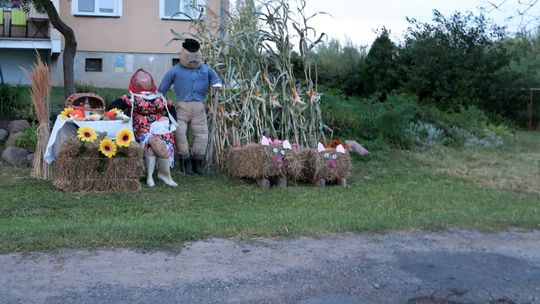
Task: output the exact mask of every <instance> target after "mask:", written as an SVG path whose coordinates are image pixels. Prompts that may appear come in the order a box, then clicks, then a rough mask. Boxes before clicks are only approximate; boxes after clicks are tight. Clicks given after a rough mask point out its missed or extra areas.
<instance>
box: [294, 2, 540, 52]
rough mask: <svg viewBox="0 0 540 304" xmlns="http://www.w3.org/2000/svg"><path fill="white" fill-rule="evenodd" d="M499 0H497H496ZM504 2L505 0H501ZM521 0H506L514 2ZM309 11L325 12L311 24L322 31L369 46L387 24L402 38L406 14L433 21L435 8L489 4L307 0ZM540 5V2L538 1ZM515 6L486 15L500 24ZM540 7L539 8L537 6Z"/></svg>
mask: <svg viewBox="0 0 540 304" xmlns="http://www.w3.org/2000/svg"><path fill="white" fill-rule="evenodd" d="M492 1H493V2H497V0H492ZM498 1H499V2H502V1H503V0H498ZM511 1H515V2H516V3H517V1H518V0H510V1H506V3H507V4H508V3H511ZM306 3H307V5H306V9H305V10H306V13H307V14H306V15H311V14H312V13H316V12H325V13H328V14H329V15H330V16H329V15H326V14H320V15H318V16H316V17H314V18H313V19H312V22H311V25H312V26H313V27H314V28H315V29H316V30H317V31H318V32H325V33H326V34H327V35H329V36H330V37H332V38H337V39H339V40H340V41H341V42H342V44H344V43H346V42H347V41H350V42H352V43H353V44H354V45H356V46H362V45H366V46H369V45H371V43H372V42H373V40H375V38H376V37H377V32H376V31H377V30H380V29H381V28H382V27H383V26H384V27H386V29H388V30H390V37H391V39H392V40H393V41H395V42H397V41H400V40H401V38H402V37H403V36H404V35H403V33H404V31H405V30H406V29H407V26H408V25H409V23H408V22H407V21H406V17H410V18H415V19H416V20H418V21H420V22H431V21H432V17H433V9H437V10H438V11H440V12H441V13H442V14H443V15H444V16H450V15H451V14H452V13H454V12H455V11H458V12H461V13H465V12H467V11H470V12H473V13H474V14H475V15H479V14H480V9H479V8H480V7H481V6H482V5H484V6H485V5H486V1H483V0H451V1H450V0H407V1H402V0H306ZM538 6H540V4H539V5H538ZM515 9H516V8H515V7H510V6H507V7H503V8H502V9H501V10H495V9H493V7H491V10H490V12H487V13H486V14H485V15H486V16H487V17H489V18H492V19H493V20H494V21H495V22H496V23H497V24H499V25H503V24H504V23H508V21H507V20H506V19H507V17H508V16H511V15H512V13H515ZM534 9H535V10H536V11H538V8H534Z"/></svg>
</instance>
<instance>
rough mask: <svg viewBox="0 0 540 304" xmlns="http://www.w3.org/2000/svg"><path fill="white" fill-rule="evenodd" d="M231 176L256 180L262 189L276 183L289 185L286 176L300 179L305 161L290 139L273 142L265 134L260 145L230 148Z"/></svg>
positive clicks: (284, 185)
mask: <svg viewBox="0 0 540 304" xmlns="http://www.w3.org/2000/svg"><path fill="white" fill-rule="evenodd" d="M226 162H227V171H228V173H229V174H230V175H231V176H234V177H240V178H247V179H252V180H255V181H257V183H258V184H259V186H260V187H261V188H262V189H268V188H270V185H271V184H275V185H276V186H277V187H279V188H285V187H287V179H288V178H289V179H293V180H297V179H300V177H301V174H302V163H301V160H300V155H299V154H298V153H296V152H295V151H294V150H293V149H292V146H291V144H290V142H289V141H288V140H285V141H272V140H271V139H268V138H267V137H265V136H263V137H262V140H261V143H260V144H255V143H250V144H247V145H246V146H243V147H237V148H231V149H230V150H229V152H228V154H227V157H226Z"/></svg>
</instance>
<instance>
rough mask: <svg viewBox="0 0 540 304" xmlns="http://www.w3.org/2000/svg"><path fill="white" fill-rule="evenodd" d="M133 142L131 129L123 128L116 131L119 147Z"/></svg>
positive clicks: (127, 145)
mask: <svg viewBox="0 0 540 304" xmlns="http://www.w3.org/2000/svg"><path fill="white" fill-rule="evenodd" d="M130 142H131V131H129V130H128V129H126V128H123V129H121V130H120V131H118V133H116V144H117V145H118V146H119V147H129V143H130Z"/></svg>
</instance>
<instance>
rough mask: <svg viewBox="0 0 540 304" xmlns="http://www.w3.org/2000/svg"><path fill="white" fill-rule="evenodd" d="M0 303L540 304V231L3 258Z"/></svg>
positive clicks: (222, 242)
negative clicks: (171, 252) (169, 251)
mask: <svg viewBox="0 0 540 304" xmlns="http://www.w3.org/2000/svg"><path fill="white" fill-rule="evenodd" d="M0 265H2V273H3V274H2V276H0V299H2V303H9V304H11V303H48V304H50V303H114V304H117V303H155V302H156V299H159V303H302V304H332V303H334V304H338V303H339V304H343V303H363V304H366V303H371V304H378V303H418V304H420V303H426V304H427V303H441V304H450V303H500V304H503V303H539V301H540V231H517V230H512V231H505V232H498V233H481V232H477V231H463V230H459V231H452V232H438V233H430V232H396V233H389V234H384V235H380V234H375V235H374V234H361V235H353V234H346V235H333V236H328V237H325V238H321V239H313V238H307V237H302V238H297V239H290V240H277V239H254V240H248V241H236V240H228V239H210V240H206V241H200V242H194V243H191V244H187V245H186V246H185V247H183V248H182V249H181V250H180V251H179V253H177V254H170V253H164V252H153V253H146V254H145V253H139V252H134V251H131V250H127V249H118V250H107V251H105V250H102V251H86V250H61V251H58V252H55V253H32V254H24V255H23V254H5V255H0Z"/></svg>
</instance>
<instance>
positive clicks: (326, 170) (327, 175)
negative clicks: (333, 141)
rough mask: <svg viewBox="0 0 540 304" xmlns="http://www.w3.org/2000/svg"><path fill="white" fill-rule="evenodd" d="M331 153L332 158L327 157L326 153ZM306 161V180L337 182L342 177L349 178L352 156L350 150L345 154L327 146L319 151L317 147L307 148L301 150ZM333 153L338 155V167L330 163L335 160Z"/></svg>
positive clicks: (304, 172) (304, 171)
mask: <svg viewBox="0 0 540 304" xmlns="http://www.w3.org/2000/svg"><path fill="white" fill-rule="evenodd" d="M325 153H329V154H330V159H328V158H325V157H324V154H325ZM300 154H301V155H302V159H303V162H304V170H303V174H304V181H306V182H311V183H316V182H317V181H319V180H320V179H324V180H325V181H326V183H337V182H339V180H340V179H347V176H348V175H349V172H350V169H351V156H350V155H349V152H348V151H347V153H345V154H343V153H338V152H336V150H335V149H329V148H327V149H326V150H325V151H322V152H319V151H318V150H317V149H305V150H302V151H301V152H300ZM332 155H336V156H337V159H336V160H335V162H336V167H335V168H331V167H330V166H329V165H330V163H331V162H332V161H333V159H332V158H331V156H332Z"/></svg>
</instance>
